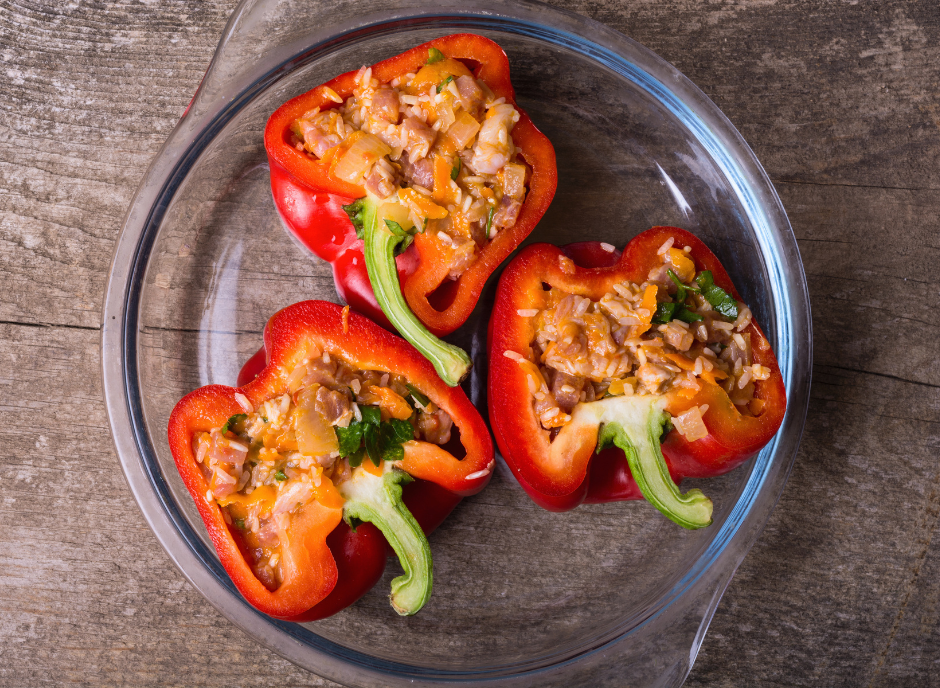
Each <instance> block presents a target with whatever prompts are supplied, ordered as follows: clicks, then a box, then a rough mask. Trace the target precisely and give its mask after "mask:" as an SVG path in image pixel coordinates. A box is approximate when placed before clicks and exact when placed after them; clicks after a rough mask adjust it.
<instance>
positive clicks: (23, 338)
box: [0, 0, 940, 686]
mask: <svg viewBox="0 0 940 688" xmlns="http://www.w3.org/2000/svg"><path fill="white" fill-rule="evenodd" d="M556 4H558V5H559V6H564V7H566V8H567V9H570V10H573V11H576V12H579V13H581V14H585V15H587V16H591V17H593V18H595V19H598V20H599V21H602V22H604V23H606V24H608V25H609V26H611V27H613V28H615V29H618V30H620V31H623V32H624V33H626V34H627V35H629V36H631V37H632V38H634V39H636V40H638V41H639V42H641V43H643V44H644V45H646V46H648V47H649V48H651V49H652V50H654V51H656V52H657V53H659V54H660V55H662V56H663V57H664V58H666V59H667V60H669V61H670V62H672V63H673V64H675V65H676V66H677V67H678V68H679V69H680V70H681V71H683V72H684V73H685V74H686V75H687V76H689V78H691V79H692V80H693V81H694V82H695V83H696V84H697V85H698V86H699V87H700V88H702V90H703V91H705V93H706V94H707V95H708V96H709V97H710V98H712V99H713V100H714V101H715V102H716V103H717V104H718V106H719V107H720V108H722V110H723V111H724V112H725V113H726V114H727V115H728V117H729V118H730V119H731V121H732V122H733V123H734V124H735V126H737V127H738V129H739V130H740V131H741V132H742V134H743V135H744V136H745V138H746V139H747V140H748V142H749V143H750V144H751V146H752V147H753V149H754V150H755V152H756V154H757V156H758V158H759V159H760V160H761V162H762V163H763V165H764V167H765V169H766V170H767V172H768V174H769V175H770V177H771V179H772V180H773V181H774V183H775V184H776V186H777V189H778V192H779V193H780V196H781V198H782V200H783V203H784V206H785V207H786V208H787V211H788V213H789V215H790V219H791V222H792V224H793V228H794V231H795V233H796V236H797V239H798V242H799V246H800V250H801V252H802V256H803V260H804V264H805V267H806V272H807V277H808V281H809V286H810V292H811V298H812V303H813V326H814V346H815V366H814V386H813V391H812V399H811V405H810V409H809V417H808V421H807V427H806V432H805V436H804V440H803V444H802V447H801V450H800V453H799V456H798V459H797V462H796V465H795V467H794V471H793V474H792V476H791V479H790V482H789V484H788V486H787V489H786V491H785V492H784V495H783V498H782V499H781V502H780V504H779V506H778V508H777V509H776V510H775V512H774V514H773V516H772V518H771V520H770V522H769V524H768V526H767V529H766V530H765V532H764V534H763V535H762V537H761V539H760V540H759V541H758V543H757V544H756V546H755V547H754V549H753V550H752V552H751V553H750V554H749V556H748V557H747V558H746V559H745V561H744V563H743V564H742V566H741V568H740V569H739V571H738V573H737V575H736V576H735V578H734V579H733V581H732V583H731V585H730V587H729V589H728V591H727V593H726V594H725V597H724V599H723V601H722V603H721V605H720V606H719V608H718V612H717V614H716V615H715V618H714V620H713V622H712V625H711V628H710V630H709V633H708V635H707V636H706V638H705V641H704V644H703V646H702V651H701V653H700V655H699V658H698V661H697V663H696V665H695V667H694V668H693V671H692V674H691V676H690V678H689V681H688V685H691V686H706V685H707V686H739V685H753V684H760V685H780V686H790V685H813V686H816V685H825V686H859V685H866V686H893V685H931V684H936V683H938V681H937V679H936V671H935V667H936V664H937V662H938V661H940V642H938V640H940V576H938V573H940V558H938V554H937V552H938V551H940V548H938V547H937V545H936V544H935V542H934V540H935V533H936V529H937V524H938V518H940V469H938V463H937V456H938V453H940V356H938V353H940V351H938V348H940V347H938V344H937V342H938V341H940V331H938V330H940V327H938V322H937V318H936V317H935V315H934V314H935V313H936V312H937V308H938V306H940V281H938V279H937V277H936V268H935V266H936V265H937V263H938V261H940V241H938V239H937V237H938V236H940V220H938V218H940V197H938V194H937V191H938V190H940V88H938V86H940V10H938V8H937V5H936V3H935V2H932V1H924V2H896V1H884V2H866V3H856V4H852V3H829V2H823V1H821V0H819V1H817V2H809V1H807V2H763V1H757V0H745V1H742V2H724V1H718V2H712V3H707V4H706V3H700V2H697V1H696V0H666V1H664V2H654V1H648V2H631V3H623V2H620V1H619V0H589V1H588V0H585V1H582V0H578V1H576V2H571V3H560V2H559V3H556ZM234 5H235V2H234V1H233V0H226V1H223V0H207V1H197V0H179V1H177V2H131V1H129V0H127V1H120V2H104V1H101V2H80V1H75V2H70V3H58V2H51V1H50V2H45V3H43V2H34V1H11V0H0V61H2V68H3V71H2V74H0V79H2V81H0V96H2V97H0V280H2V286H3V289H0V357H2V361H3V366H2V367H0V389H3V390H4V392H5V393H4V396H3V403H2V410H3V412H4V414H5V416H6V417H7V418H8V419H9V421H11V422H8V423H5V424H4V425H3V429H2V430H0V433H2V437H3V440H4V443H5V446H6V448H7V449H6V451H5V452H4V454H3V456H2V457H0V525H2V527H0V685H9V686H21V685H45V684H54V685H148V686H163V685H219V686H222V685H225V686H228V685H252V686H275V685H277V686H284V685H287V686H294V685H296V686H326V685H333V684H330V683H328V682H326V681H323V680H321V679H319V678H317V677H316V676H313V675H311V674H308V673H306V672H304V671H302V670H300V669H298V668H296V667H294V666H292V665H291V664H289V663H288V662H286V661H284V660H282V659H280V658H279V657H278V656H276V655H274V654H273V653H271V652H269V651H268V650H266V649H264V648H262V647H260V646H258V645H257V644H255V643H254V642H253V641H252V640H250V639H248V638H247V637H246V636H245V635H244V634H242V633H241V631H239V630H237V629H236V628H235V627H233V626H232V625H231V624H229V623H228V622H227V621H226V620H225V619H224V618H222V617H221V616H220V615H219V614H218V613H217V612H216V611H215V610H214V609H212V608H211V607H210V606H209V605H208V604H207V603H206V602H205V601H204V600H203V598H202V597H201V596H200V595H199V594H198V593H196V592H195V591H194V590H193V589H192V588H191V587H190V586H189V584H188V583H186V582H185V580H184V579H183V578H182V576H181V575H180V574H179V573H178V572H177V571H176V569H175V568H174V567H173V565H172V564H171V562H170V560H169V558H168V557H167V556H166V554H165V553H164V552H163V550H162V549H161V547H160V546H159V544H158V543H157V541H156V539H155V538H154V537H153V535H152V534H151V533H150V531H149V529H148V528H147V526H146V524H145V522H144V520H143V518H142V516H141V514H140V512H139V511H138V509H137V507H136V505H135V503H134V502H133V499H132V498H131V496H130V493H129V491H128V490H127V487H126V485H125V483H124V480H123V477H122V476H121V472H120V466H119V463H118V460H117V458H116V456H115V454H114V451H113V449H112V444H111V441H110V438H109V430H108V425H107V418H106V415H105V411H104V405H103V403H102V401H101V386H100V382H99V368H100V366H99V358H98V357H99V353H98V346H99V338H100V337H99V334H100V333H99V322H100V305H101V294H102V291H103V288H104V285H105V283H106V279H107V270H108V264H109V261H110V257H111V251H112V247H113V244H114V240H115V238H116V236H117V233H118V231H119V229H120V226H121V222H122V218H123V215H124V212H125V211H126V208H127V206H128V203H129V202H130V199H131V197H132V195H133V193H134V191H135V189H136V187H137V184H138V183H139V181H140V179H141V177H142V175H143V173H144V171H145V169H146V167H147V165H148V164H149V162H150V160H151V159H152V157H153V155H154V154H155V153H156V151H157V149H158V148H159V146H160V145H161V144H162V142H163V141H164V139H165V138H166V136H167V134H168V133H169V131H170V129H171V128H172V127H173V125H174V124H175V122H176V120H177V118H178V116H179V115H180V114H181V113H182V111H183V109H184V108H185V107H186V104H187V102H188V101H189V98H190V96H191V95H192V93H193V91H194V89H195V87H196V85H197V84H198V83H199V80H200V78H201V76H202V74H203V72H204V70H205V68H206V66H207V65H208V62H209V60H210V58H211V56H212V52H213V50H214V47H215V43H216V41H217V39H218V36H219V35H220V33H221V31H222V28H223V26H224V24H225V21H226V19H227V17H228V15H229V13H230V12H231V10H232V9H233V8H234ZM24 427H25V428H29V430H27V431H26V432H23V431H22V430H21V428H24Z"/></svg>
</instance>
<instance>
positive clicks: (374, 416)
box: [359, 406, 382, 425]
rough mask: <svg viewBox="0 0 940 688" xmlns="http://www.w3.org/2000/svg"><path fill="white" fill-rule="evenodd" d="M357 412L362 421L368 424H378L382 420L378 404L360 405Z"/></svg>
mask: <svg viewBox="0 0 940 688" xmlns="http://www.w3.org/2000/svg"><path fill="white" fill-rule="evenodd" d="M359 413H361V414H362V421H361V422H363V423H366V424H368V425H378V424H379V423H381V422H382V412H381V411H380V410H379V407H378V406H360V407H359Z"/></svg>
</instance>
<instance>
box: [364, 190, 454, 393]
mask: <svg viewBox="0 0 940 688" xmlns="http://www.w3.org/2000/svg"><path fill="white" fill-rule="evenodd" d="M362 201H363V203H362V225H363V237H362V238H363V241H364V243H365V247H364V249H363V252H364V253H365V258H366V271H367V272H368V273H369V281H370V282H371V283H372V291H373V292H374V293H375V298H376V300H377V301H378V302H379V306H380V307H381V308H382V311H383V312H384V313H385V315H386V317H387V318H388V319H389V322H391V323H392V325H394V326H395V329H397V330H398V331H399V332H400V333H401V336H402V337H404V338H405V339H407V340H408V341H409V342H411V343H412V344H413V345H414V347H415V348H416V349H417V350H418V351H420V352H421V353H422V354H424V356H425V358H427V359H428V360H429V361H430V362H431V363H432V364H433V365H434V370H436V371H437V374H438V375H440V376H441V379H442V380H444V382H446V383H447V384H448V385H450V386H451V387H456V386H457V385H458V384H460V381H461V380H462V379H463V378H464V377H466V375H467V373H468V372H469V371H470V357H469V356H467V353H466V352H465V351H464V350H463V349H461V348H459V347H456V346H454V345H453V344H448V343H446V342H443V341H441V340H440V339H438V338H437V337H435V336H434V335H433V334H431V333H430V332H428V329H427V328H426V327H425V326H424V324H423V323H422V322H421V321H420V320H418V318H417V317H415V314H414V313H412V312H411V309H410V308H409V307H408V303H407V302H406V301H405V297H404V296H402V293H401V284H399V282H398V266H397V265H396V264H395V248H396V247H397V246H398V244H399V243H401V242H402V241H403V240H404V238H405V237H403V236H397V235H395V234H392V232H390V231H389V229H388V228H387V227H386V226H385V223H384V222H383V221H382V220H383V218H382V217H381V216H380V213H379V212H378V206H379V204H378V203H377V202H376V201H375V200H374V199H373V198H371V197H366V198H364V199H362Z"/></svg>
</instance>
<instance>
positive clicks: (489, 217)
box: [484, 206, 496, 239]
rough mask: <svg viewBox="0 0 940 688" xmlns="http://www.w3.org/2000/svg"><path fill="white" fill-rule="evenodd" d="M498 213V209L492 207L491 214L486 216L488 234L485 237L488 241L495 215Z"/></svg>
mask: <svg viewBox="0 0 940 688" xmlns="http://www.w3.org/2000/svg"><path fill="white" fill-rule="evenodd" d="M495 212H496V208H494V207H493V206H490V212H489V213H487V214H486V233H485V234H484V236H485V237H486V238H487V239H488V238H489V237H490V227H492V226H493V213H495Z"/></svg>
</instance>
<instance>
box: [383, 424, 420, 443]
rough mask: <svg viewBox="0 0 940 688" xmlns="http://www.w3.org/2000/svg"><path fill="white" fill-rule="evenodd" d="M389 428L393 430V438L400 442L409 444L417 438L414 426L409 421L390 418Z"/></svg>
mask: <svg viewBox="0 0 940 688" xmlns="http://www.w3.org/2000/svg"><path fill="white" fill-rule="evenodd" d="M388 427H389V428H391V429H392V437H393V438H394V439H395V440H397V441H398V442H407V441H409V440H413V439H414V438H415V429H414V426H413V425H412V424H411V423H409V422H408V421H407V420H399V419H398V418H389V419H388Z"/></svg>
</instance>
